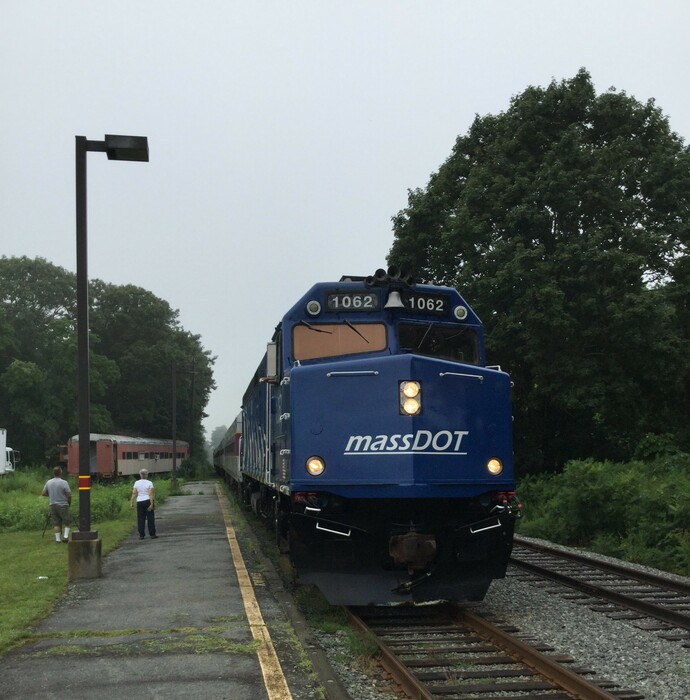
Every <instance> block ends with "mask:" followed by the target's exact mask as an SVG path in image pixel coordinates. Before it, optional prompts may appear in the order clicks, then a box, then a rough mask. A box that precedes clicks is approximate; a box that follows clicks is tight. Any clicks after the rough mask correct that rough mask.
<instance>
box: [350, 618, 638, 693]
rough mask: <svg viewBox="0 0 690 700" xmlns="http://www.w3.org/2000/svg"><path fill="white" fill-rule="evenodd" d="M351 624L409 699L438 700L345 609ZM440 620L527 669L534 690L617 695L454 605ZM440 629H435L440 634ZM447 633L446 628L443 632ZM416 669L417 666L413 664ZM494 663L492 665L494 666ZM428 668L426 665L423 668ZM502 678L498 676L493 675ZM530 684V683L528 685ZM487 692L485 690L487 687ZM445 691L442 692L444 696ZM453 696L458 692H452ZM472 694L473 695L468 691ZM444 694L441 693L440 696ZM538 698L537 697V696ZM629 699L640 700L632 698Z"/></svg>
mask: <svg viewBox="0 0 690 700" xmlns="http://www.w3.org/2000/svg"><path fill="white" fill-rule="evenodd" d="M345 610H346V612H347V614H348V616H349V618H350V620H351V622H352V624H353V625H354V626H355V628H356V629H358V630H359V631H360V632H362V633H364V634H366V635H369V636H371V637H372V638H373V639H374V641H375V642H376V644H377V645H378V647H379V649H380V653H381V664H382V666H383V667H384V668H385V669H386V671H388V673H390V674H391V676H392V677H393V679H394V680H395V682H396V683H398V684H399V685H400V686H401V688H402V689H403V691H404V692H405V693H406V694H407V695H408V697H410V698H415V699H419V700H434V698H438V697H439V695H438V693H437V692H434V689H433V688H430V687H429V686H427V685H426V684H425V683H424V682H423V681H422V680H421V679H419V678H418V677H417V676H415V674H414V673H412V671H411V670H410V669H409V668H408V667H407V666H406V665H405V663H404V662H403V661H401V660H400V659H399V658H398V656H397V655H396V653H395V652H394V651H393V650H392V649H391V647H389V646H388V645H387V644H386V643H385V642H384V641H383V640H382V639H381V637H380V636H379V635H378V634H377V633H376V632H375V631H373V630H372V629H371V628H370V627H369V626H368V625H367V623H366V622H365V621H364V620H362V619H361V618H360V617H359V615H358V614H357V612H355V611H354V610H351V609H349V608H345ZM444 610H445V612H444V614H443V617H444V618H445V619H446V620H448V621H449V622H450V623H452V624H453V625H457V626H458V628H465V629H466V630H469V631H471V632H473V633H474V634H476V635H477V639H485V640H486V641H487V642H488V643H490V644H491V648H495V649H496V650H497V651H498V650H500V652H501V653H504V654H506V655H507V656H506V657H505V658H506V659H512V662H513V663H516V664H522V665H523V666H524V667H525V668H526V669H527V668H528V669H530V670H531V671H532V672H533V673H535V674H536V675H537V676H539V677H540V678H543V679H544V681H545V682H546V683H547V684H548V685H542V686H539V684H538V682H537V685H534V684H533V685H532V686H531V687H533V688H534V689H535V690H537V689H538V688H540V689H541V690H544V689H550V690H551V691H552V692H553V691H556V690H559V689H560V690H562V691H563V692H565V693H566V694H568V695H569V696H571V697H574V698H580V699H581V700H613V699H614V698H616V697H617V695H612V694H610V693H608V692H606V691H605V690H604V689H602V688H601V687H600V686H598V685H596V684H594V683H593V682H591V681H588V680H587V679H586V678H584V677H583V676H579V675H578V674H577V673H575V672H574V671H571V670H570V669H568V668H566V667H565V666H563V665H562V664H561V663H559V662H558V661H557V660H556V659H551V658H549V657H548V656H546V655H545V654H543V653H541V652H540V651H539V650H537V649H535V648H534V647H532V646H530V645H529V644H526V643H525V642H522V641H521V640H519V639H517V638H515V637H513V636H512V635H511V634H510V633H509V632H507V631H504V630H502V629H500V628H499V627H496V626H495V625H493V624H491V623H490V622H488V621H487V620H485V619H483V618H481V617H479V616H478V615H476V614H474V613H472V612H470V611H468V610H467V609H465V608H462V607H460V606H454V605H447V606H444ZM440 629H441V628H439V631H440ZM446 629H447V628H446ZM417 663H418V665H419V662H417ZM494 663H495V662H494ZM443 664H444V662H443V661H440V660H439V659H438V658H437V659H435V660H434V661H433V664H432V665H443ZM425 665H428V664H425ZM497 675H502V674H497ZM505 675H506V676H514V675H525V674H524V672H523V673H522V674H520V672H518V671H508V672H506V674H505ZM532 683H534V682H532ZM487 689H488V686H487ZM447 692H448V690H446V693H447ZM455 692H456V693H457V692H458V691H457V690H455ZM471 692H474V691H471ZM444 694H445V693H444ZM539 697H541V694H540V695H539ZM631 697H641V696H639V695H636V694H635V695H633V696H631Z"/></svg>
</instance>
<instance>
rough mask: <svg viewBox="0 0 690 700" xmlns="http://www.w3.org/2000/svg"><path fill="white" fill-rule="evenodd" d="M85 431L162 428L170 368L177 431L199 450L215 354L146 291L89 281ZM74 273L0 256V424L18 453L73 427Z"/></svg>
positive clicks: (153, 431)
mask: <svg viewBox="0 0 690 700" xmlns="http://www.w3.org/2000/svg"><path fill="white" fill-rule="evenodd" d="M90 287H91V289H90V301H91V307H92V308H91V312H90V324H89V325H90V328H91V353H90V378H91V429H92V432H116V431H117V432H123V433H131V434H135V435H141V436H147V437H169V436H170V435H171V432H172V388H171V385H172V368H173V366H176V367H177V368H178V373H177V378H178V382H177V385H178V386H177V417H178V421H177V425H178V437H179V438H180V439H184V440H189V441H190V442H191V443H192V446H193V447H196V448H197V454H199V455H203V442H204V441H203V428H202V427H201V426H202V420H203V418H204V417H205V414H204V407H205V406H206V404H207V402H208V398H209V394H210V392H211V390H212V389H213V387H214V384H213V376H212V365H213V361H214V358H212V357H211V355H210V353H209V352H208V351H207V350H204V348H203V347H202V345H201V339H200V337H199V336H197V335H192V334H191V333H189V332H188V331H185V330H184V329H183V328H181V327H180V325H179V322H178V320H177V316H178V314H177V311H174V310H173V309H171V308H170V305H169V304H168V303H167V302H166V301H164V300H162V299H159V298H158V297H156V296H155V295H154V294H152V293H151V292H149V291H147V290H145V289H141V288H139V287H134V286H115V285H109V284H105V283H103V282H101V281H99V280H93V281H92V282H91V285H90ZM75 298H76V293H75V278H74V275H72V274H70V273H68V272H67V271H66V270H63V269H62V268H59V267H56V266H55V265H52V264H51V263H49V262H47V261H46V260H43V259H41V258H37V259H35V260H30V259H28V258H5V257H3V258H0V426H2V427H5V428H7V429H8V431H9V433H10V437H11V440H12V446H13V447H15V448H16V449H20V450H21V451H22V452H23V454H24V458H25V461H26V462H27V463H28V462H41V461H43V460H45V459H46V457H48V456H51V455H54V454H55V453H56V451H57V445H58V443H60V442H64V441H65V440H66V439H67V438H68V437H69V436H70V435H73V434H75V433H76V432H77V425H78V417H77V351H76V328H75V315H76V314H75Z"/></svg>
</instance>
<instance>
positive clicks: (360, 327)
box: [292, 321, 388, 360]
mask: <svg viewBox="0 0 690 700" xmlns="http://www.w3.org/2000/svg"><path fill="white" fill-rule="evenodd" d="M387 346H388V343H387V339H386V326H385V325H384V324H383V323H350V322H349V321H345V322H344V323H314V324H312V323H307V322H306V321H302V322H301V323H299V324H298V325H296V326H295V327H294V328H293V329H292V349H293V354H294V359H295V360H313V359H315V358H317V357H336V356H338V355H355V354H357V353H364V352H377V351H379V350H385V349H386V347H387Z"/></svg>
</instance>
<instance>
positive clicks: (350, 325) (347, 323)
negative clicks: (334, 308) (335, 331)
mask: <svg viewBox="0 0 690 700" xmlns="http://www.w3.org/2000/svg"><path fill="white" fill-rule="evenodd" d="M345 325H346V326H348V327H349V328H352V330H353V331H354V332H355V333H356V334H357V335H358V336H359V337H360V338H361V339H362V340H363V341H364V342H365V343H368V342H369V341H368V340H367V339H366V338H365V337H364V336H363V335H362V334H361V333H360V332H359V331H358V330H357V329H356V328H355V327H354V326H353V325H352V324H351V323H350V322H349V321H348V320H347V319H345Z"/></svg>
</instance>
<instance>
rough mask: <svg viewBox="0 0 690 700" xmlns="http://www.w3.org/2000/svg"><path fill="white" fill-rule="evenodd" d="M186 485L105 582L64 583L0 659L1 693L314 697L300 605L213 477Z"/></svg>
mask: <svg viewBox="0 0 690 700" xmlns="http://www.w3.org/2000/svg"><path fill="white" fill-rule="evenodd" d="M186 491H187V492H188V493H186V494H185V495H182V496H178V497H172V498H168V499H167V501H166V502H165V503H164V504H162V505H161V506H160V507H159V508H158V509H157V511H156V524H157V530H158V537H157V538H156V539H150V538H149V537H147V538H146V539H145V540H140V539H139V535H138V533H137V532H136V531H134V532H133V533H132V535H131V536H130V537H129V538H128V539H127V540H125V541H124V542H123V543H122V545H121V546H120V547H119V548H118V549H117V550H115V551H113V552H111V553H110V554H109V555H108V556H107V557H106V558H105V559H104V560H103V577H102V578H99V579H90V580H81V581H76V582H73V583H71V584H70V585H69V588H68V591H67V593H66V595H65V596H64V598H63V599H62V600H61V601H60V602H59V603H58V604H57V605H56V608H55V611H54V612H53V614H52V615H50V616H49V617H48V618H46V619H45V620H43V621H42V622H40V623H39V624H38V626H37V627H36V628H35V629H34V630H33V631H32V633H31V637H30V639H29V642H28V643H27V644H25V645H24V646H22V647H20V648H18V649H16V650H13V651H11V652H9V653H8V654H7V655H6V656H5V657H4V658H3V660H2V667H1V668H0V686H1V687H2V693H1V694H2V697H3V698H5V700H10V699H13V700H14V699H19V698H22V699H26V698H43V699H50V698H61V699H62V698H66V697H68V698H71V699H72V700H81V699H87V698H88V699H89V700H90V699H92V698H108V700H120V699H122V700H125V699H126V700H131V698H133V697H143V698H166V700H167V699H174V698H205V699H209V700H213V699H214V698H219V699H220V698H227V700H244V699H247V700H249V699H251V700H289V699H291V698H294V699H297V698H305V699H306V698H317V697H319V694H318V686H319V684H320V683H323V680H322V681H318V680H315V679H314V674H313V672H312V670H311V669H309V668H305V664H304V663H301V662H300V661H301V659H300V656H301V655H303V654H304V649H303V648H302V646H301V645H300V643H299V642H298V641H297V639H298V637H297V636H296V635H295V631H294V630H295V626H294V619H295V618H294V616H295V615H297V613H296V612H295V611H294V610H290V609H289V608H290V606H289V604H284V603H283V602H281V600H280V595H279V591H278V588H279V586H277V585H276V586H274V585H272V584H271V583H270V581H268V582H267V579H269V578H270V573H267V571H266V569H265V568H263V565H262V563H261V561H260V560H259V559H258V558H255V557H259V556H260V555H258V554H255V553H253V552H252V548H248V547H245V546H244V544H245V537H246V536H245V535H244V534H243V533H242V532H239V533H238V532H237V531H236V530H235V525H234V523H233V522H232V521H231V519H230V515H229V511H228V507H227V501H226V498H225V496H224V495H223V494H222V492H221V490H220V489H219V488H218V487H217V486H216V485H214V484H213V483H212V482H201V483H195V484H190V485H189V486H188V487H187V488H186ZM66 549H67V548H65V550H66ZM66 555H67V552H66V551H65V556H66ZM274 589H275V590H274ZM276 593H277V594H278V597H276V595H275V594H276ZM291 619H292V622H291ZM297 626H298V627H299V623H298V625H297ZM337 683H338V681H337V680H336V679H333V684H337ZM328 690H329V691H330V690H333V689H331V688H329V689H328ZM336 696H337V694H336V695H333V697H336ZM328 697H332V695H331V693H330V692H329V694H328Z"/></svg>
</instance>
